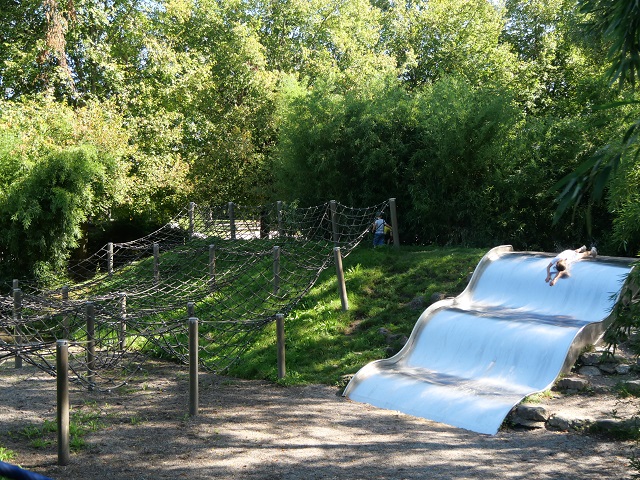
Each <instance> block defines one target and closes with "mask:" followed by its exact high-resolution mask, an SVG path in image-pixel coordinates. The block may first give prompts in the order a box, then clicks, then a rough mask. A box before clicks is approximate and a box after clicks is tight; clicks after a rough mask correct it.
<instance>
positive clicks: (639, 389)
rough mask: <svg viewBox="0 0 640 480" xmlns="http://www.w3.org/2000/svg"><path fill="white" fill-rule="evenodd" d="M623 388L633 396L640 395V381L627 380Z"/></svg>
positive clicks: (623, 383)
mask: <svg viewBox="0 0 640 480" xmlns="http://www.w3.org/2000/svg"><path fill="white" fill-rule="evenodd" d="M621 386H622V388H624V389H625V390H626V391H627V392H629V393H630V394H631V395H640V380H627V381H626V382H622V384H621Z"/></svg>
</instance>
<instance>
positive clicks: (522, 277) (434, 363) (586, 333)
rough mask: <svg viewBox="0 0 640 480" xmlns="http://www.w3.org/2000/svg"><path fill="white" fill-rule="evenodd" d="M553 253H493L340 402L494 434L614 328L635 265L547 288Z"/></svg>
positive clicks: (583, 270) (575, 268)
mask: <svg viewBox="0 0 640 480" xmlns="http://www.w3.org/2000/svg"><path fill="white" fill-rule="evenodd" d="M553 256H554V254H550V253H537V252H514V251H513V248H512V247H511V246H500V247H496V248H494V249H492V250H490V251H489V252H488V253H487V254H486V255H485V256H484V257H483V258H482V260H481V261H480V263H479V264H478V266H477V268H476V270H475V272H474V274H473V276H472V278H471V281H470V282H469V285H468V286H467V288H466V289H465V291H464V292H462V293H461V294H460V295H459V296H458V297H456V298H449V299H445V300H442V301H439V302H436V303H434V304H433V305H431V306H430V307H429V308H427V309H426V310H425V311H424V312H423V313H422V315H421V316H420V318H419V319H418V322H417V323H416V325H415V327H414V329H413V332H412V333H411V336H410V338H409V340H408V342H407V343H406V345H405V346H404V347H403V349H402V350H401V351H400V352H398V354H397V355H395V356H393V357H391V358H388V359H384V360H377V361H375V362H372V363H369V364H368V365H366V366H365V367H363V368H362V369H361V370H360V371H359V372H358V373H357V374H356V375H355V376H354V377H353V379H352V380H351V382H350V383H349V384H348V385H347V388H346V389H345V391H344V393H343V395H345V396H346V397H348V398H349V399H351V400H354V401H358V402H362V403H367V404H370V405H373V406H376V407H380V408H385V409H390V410H398V411H401V412H403V413H406V414H409V415H413V416H417V417H422V418H427V419H430V420H434V421H437V422H442V423H446V424H449V425H452V426H455V427H460V428H464V429H467V430H471V431H475V432H478V433H486V434H495V433H497V431H498V429H499V428H500V425H501V424H502V422H503V421H504V419H505V417H506V416H507V414H508V413H509V411H510V410H511V409H512V408H513V407H514V406H515V405H517V404H518V403H520V402H521V401H522V399H523V398H524V397H526V396H528V395H531V394H533V393H537V392H541V391H544V390H546V389H548V388H549V387H550V386H551V385H552V384H553V383H554V381H555V380H556V378H557V377H558V375H560V374H561V373H565V372H568V371H569V370H570V369H571V367H572V365H573V364H574V363H575V361H576V359H577V357H578V355H579V353H580V351H581V349H583V348H584V347H585V346H586V345H589V344H594V343H596V342H597V341H598V339H599V338H600V337H601V335H602V334H603V333H604V330H605V329H606V327H607V325H608V323H609V321H610V320H611V318H610V317H611V315H610V312H611V309H612V307H613V306H614V305H615V303H616V302H617V301H618V298H619V296H620V292H621V290H622V287H623V284H624V282H625V281H626V278H627V275H628V274H629V272H630V271H631V269H632V268H633V267H632V263H633V262H634V260H633V259H629V258H614V257H598V258H596V259H585V260H581V261H578V262H576V263H575V264H573V265H572V267H571V276H570V277H568V278H563V279H560V280H559V281H558V282H557V283H556V285H554V286H553V287H550V286H549V284H547V283H545V282H544V279H545V276H546V266H547V264H548V263H549V261H550V260H551V259H552V258H553Z"/></svg>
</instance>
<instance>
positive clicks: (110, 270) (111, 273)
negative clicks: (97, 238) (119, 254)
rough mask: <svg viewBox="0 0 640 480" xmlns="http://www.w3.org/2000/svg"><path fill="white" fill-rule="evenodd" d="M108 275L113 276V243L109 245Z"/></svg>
mask: <svg viewBox="0 0 640 480" xmlns="http://www.w3.org/2000/svg"><path fill="white" fill-rule="evenodd" d="M107 273H108V274H109V276H111V275H113V243H112V242H109V243H107Z"/></svg>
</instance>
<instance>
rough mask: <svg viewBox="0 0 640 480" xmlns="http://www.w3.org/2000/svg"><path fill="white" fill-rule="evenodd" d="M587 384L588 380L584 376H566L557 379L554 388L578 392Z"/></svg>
mask: <svg viewBox="0 0 640 480" xmlns="http://www.w3.org/2000/svg"><path fill="white" fill-rule="evenodd" d="M588 386H589V381H588V380H586V379H584V378H578V377H566V378H562V379H560V380H558V382H557V383H556V388H557V389H558V390H563V391H564V390H574V391H576V392H579V391H581V390H584V389H586V388H587V387H588Z"/></svg>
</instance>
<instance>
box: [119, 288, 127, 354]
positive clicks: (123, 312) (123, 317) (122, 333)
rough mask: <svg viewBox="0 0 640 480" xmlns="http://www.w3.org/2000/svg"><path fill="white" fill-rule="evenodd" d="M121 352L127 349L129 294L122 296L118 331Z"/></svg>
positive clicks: (122, 294)
mask: <svg viewBox="0 0 640 480" xmlns="http://www.w3.org/2000/svg"><path fill="white" fill-rule="evenodd" d="M118 341H119V344H120V350H125V349H126V348H127V294H126V293H121V294H120V328H119V330H118Z"/></svg>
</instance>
